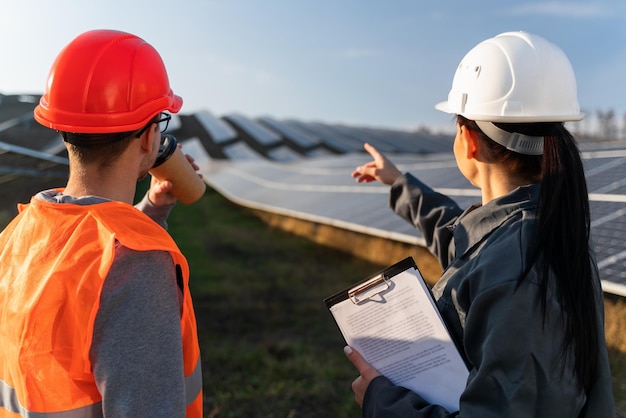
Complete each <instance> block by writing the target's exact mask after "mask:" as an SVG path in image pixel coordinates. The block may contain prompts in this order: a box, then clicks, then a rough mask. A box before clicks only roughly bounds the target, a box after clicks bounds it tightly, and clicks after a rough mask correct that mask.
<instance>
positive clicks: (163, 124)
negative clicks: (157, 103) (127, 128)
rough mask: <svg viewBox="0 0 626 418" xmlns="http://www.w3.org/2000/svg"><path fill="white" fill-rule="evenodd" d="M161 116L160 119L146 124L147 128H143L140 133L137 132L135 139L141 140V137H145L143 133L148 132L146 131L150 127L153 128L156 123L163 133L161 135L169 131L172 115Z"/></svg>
mask: <svg viewBox="0 0 626 418" xmlns="http://www.w3.org/2000/svg"><path fill="white" fill-rule="evenodd" d="M159 116H160V117H158V119H156V120H151V121H150V122H148V123H147V124H146V126H144V127H143V128H141V129H140V130H139V132H137V133H136V134H135V138H139V137H140V136H141V135H143V133H144V132H145V131H146V129H148V128H149V127H150V126H152V124H153V123H156V124H158V125H159V130H160V131H161V133H163V132H165V131H167V127H168V126H169V124H170V120H171V119H172V115H170V114H169V113H165V112H161V113H160V114H159Z"/></svg>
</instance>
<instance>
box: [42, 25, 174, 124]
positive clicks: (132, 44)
mask: <svg viewBox="0 0 626 418" xmlns="http://www.w3.org/2000/svg"><path fill="white" fill-rule="evenodd" d="M182 104H183V100H182V98H181V97H179V96H177V95H175V94H174V92H173V91H172V89H171V88H170V84H169V79H168V77H167V72H166V70H165V66H164V65H163V61H162V60H161V57H160V55H159V53H158V52H157V51H156V50H155V49H154V48H153V47H152V46H151V45H150V44H148V43H147V42H146V41H144V40H143V39H141V38H139V37H137V36H135V35H131V34H129V33H125V32H119V31H114V30H94V31H89V32H85V33H83V34H82V35H79V36H78V37H77V38H75V39H74V40H73V41H72V42H70V43H69V44H68V45H67V46H66V47H65V48H64V49H63V50H62V51H61V53H60V54H59V55H58V56H57V58H56V60H55V61H54V63H53V64H52V68H51V69H50V73H49V75H48V82H47V84H46V89H45V93H44V95H43V96H42V97H41V100H40V101H39V105H38V106H37V107H36V108H35V119H36V120H37V122H39V123H40V124H42V125H44V126H46V127H49V128H52V129H56V130H59V131H65V132H75V133H85V134H103V133H113V132H126V131H134V130H136V129H140V128H141V127H143V126H144V125H146V124H147V123H148V122H149V121H150V119H151V118H153V117H154V116H155V115H156V114H158V113H159V112H162V111H166V110H167V111H169V112H172V113H176V112H178V111H179V110H180V108H181V106H182Z"/></svg>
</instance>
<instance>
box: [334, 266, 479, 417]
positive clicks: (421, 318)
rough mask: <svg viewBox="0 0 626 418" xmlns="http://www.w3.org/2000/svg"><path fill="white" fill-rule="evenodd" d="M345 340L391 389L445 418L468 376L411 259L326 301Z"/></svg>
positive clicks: (457, 402)
mask: <svg viewBox="0 0 626 418" xmlns="http://www.w3.org/2000/svg"><path fill="white" fill-rule="evenodd" d="M325 302H326V305H327V306H328V309H329V310H330V312H331V313H332V315H333V317H334V318H335V321H336V322H337V325H338V326H339V329H340V330H341V333H342V334H343V337H344V339H345V340H346V342H347V343H348V345H350V346H351V347H353V348H355V349H356V350H357V351H358V352H359V353H361V355H363V357H364V358H365V360H367V362H368V363H370V364H371V365H372V366H373V367H374V368H375V369H376V370H378V371H379V372H380V373H381V374H383V375H384V376H386V377H387V378H388V379H389V380H391V381H392V382H393V383H394V384H396V385H398V386H402V387H405V388H407V389H410V390H412V391H413V392H415V393H417V394H419V395H420V396H422V397H423V398H424V399H425V400H426V401H428V402H430V403H431V404H437V405H441V406H443V407H445V408H446V409H447V410H448V411H449V412H454V411H458V410H459V398H460V395H461V393H462V392H463V390H464V389H465V385H466V383H467V377H468V375H469V372H468V370H467V367H466V366H465V363H464V361H463V359H462V357H461V355H460V354H459V352H458V350H457V347H456V345H455V344H454V341H453V340H452V339H451V337H450V334H449V332H448V330H447V328H446V325H445V323H444V322H443V319H442V318H441V315H440V314H439V310H438V309H437V305H436V303H435V301H434V299H433V298H432V295H431V293H430V290H429V289H428V287H427V285H426V283H425V282H424V280H423V278H422V276H421V274H420V272H419V270H417V268H416V267H415V263H414V262H413V260H412V258H410V257H409V258H407V259H405V260H403V261H402V262H400V263H397V264H396V265H394V266H392V267H390V268H389V269H387V270H385V271H384V272H381V273H380V274H377V275H375V276H373V277H370V278H368V279H366V280H365V281H363V282H361V283H359V284H358V285H356V286H354V287H352V288H350V289H346V290H345V291H342V292H340V293H338V294H336V295H334V296H331V297H330V298H328V299H326V300H325Z"/></svg>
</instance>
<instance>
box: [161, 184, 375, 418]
mask: <svg viewBox="0 0 626 418" xmlns="http://www.w3.org/2000/svg"><path fill="white" fill-rule="evenodd" d="M168 222H169V231H170V233H171V234H172V236H173V237H174V238H175V240H176V242H177V243H178V245H179V247H180V249H181V250H182V251H183V253H184V254H185V255H186V257H187V259H188V261H189V264H190V268H191V284H190V287H191V290H192V295H193V298H194V305H195V308H196V315H197V319H198V330H199V337H200V345H201V350H202V361H203V374H204V390H205V392H204V397H205V414H206V415H207V416H215V417H224V418H226V417H232V418H234V417H246V418H249V417H298V418H300V417H331V416H332V417H349V416H353V417H357V416H360V410H359V408H358V406H357V405H356V403H355V402H354V396H353V394H352V391H351V387H350V385H351V383H352V380H353V379H354V378H355V377H356V376H357V375H358V374H357V372H356V370H355V369H354V368H353V366H352V365H351V364H350V363H349V362H348V360H347V359H346V358H345V357H344V355H343V351H342V349H343V345H344V342H343V339H342V337H341V334H340V333H339V330H338V328H337V327H336V325H335V323H334V321H333V319H332V317H331V315H330V313H329V312H328V310H327V309H326V307H325V305H324V304H323V302H322V300H323V298H325V297H326V296H329V295H331V294H332V293H334V292H336V291H339V290H341V289H343V288H345V287H347V286H349V285H350V284H352V283H353V282H355V281H356V280H358V279H361V278H363V277H365V276H367V275H369V274H371V273H373V272H375V271H377V270H379V269H380V268H381V267H382V266H379V265H375V264H371V263H369V262H367V261H363V260H361V259H357V258H355V257H353V256H351V255H347V254H344V253H342V252H337V251H333V250H330V249H327V248H324V247H320V246H318V245H316V244H314V243H312V242H310V241H308V240H307V239H305V238H299V237H296V236H293V235H290V234H287V233H284V232H282V231H280V230H277V229H272V228H271V227H269V226H267V225H266V224H265V223H263V222H262V221H261V220H260V219H258V218H257V217H255V216H254V215H252V214H251V212H250V211H248V210H246V209H242V208H240V207H237V206H235V205H233V204H231V203H229V202H228V201H226V200H225V199H224V198H223V197H222V196H220V195H219V194H217V193H216V192H213V191H208V192H207V194H206V195H205V196H204V197H203V198H202V199H201V201H200V202H198V203H196V204H193V205H189V206H184V205H178V206H177V207H176V208H175V209H174V211H173V213H172V215H171V216H170V218H169V220H168Z"/></svg>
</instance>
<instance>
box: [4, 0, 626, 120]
mask: <svg viewBox="0 0 626 418" xmlns="http://www.w3.org/2000/svg"><path fill="white" fill-rule="evenodd" d="M3 3H4V4H3V7H2V12H1V13H0V38H1V39H2V42H1V43H0V59H1V60H2V70H1V71H0V93H4V94H15V93H42V92H43V89H44V85H45V80H46V75H47V73H48V69H49V68H50V65H51V64H52V61H53V60H54V58H55V56H56V54H57V53H58V52H59V50H60V49H61V48H62V47H63V46H65V45H66V44H67V43H68V42H69V41H70V40H71V39H73V38H74V37H75V36H77V35H78V34H79V33H81V32H83V31H86V30H90V29H97V28H110V29H118V30H124V31H127V32H132V33H134V34H136V35H139V36H141V37H142V38H144V39H145V40H147V41H148V42H150V43H151V44H152V45H154V46H155V47H156V48H157V50H159V52H160V53H161V56H162V57H163V59H164V61H165V64H166V67H167V68H168V73H169V76H170V83H171V85H172V88H173V89H174V91H175V92H176V93H177V94H179V95H181V96H182V97H183V99H184V106H183V110H182V112H184V113H191V112H195V111H197V110H201V109H206V110H209V111H211V112H213V113H214V114H216V115H218V116H221V115H224V114H227V113H230V112H238V113H242V114H244V115H247V116H250V117H257V116H266V115H268V116H273V117H275V118H279V119H281V118H296V119H299V120H303V121H323V122H340V123H345V124H351V125H361V126H375V127H391V128H415V127H418V126H429V127H433V128H438V127H441V126H447V127H450V125H451V122H450V120H451V119H450V117H449V115H445V114H442V113H440V112H438V111H436V110H434V108H433V106H434V104H435V103H436V102H438V101H441V100H444V99H445V98H446V97H447V94H448V90H449V88H450V85H451V82H452V76H453V73H454V69H455V68H456V66H457V64H458V62H459V61H460V59H461V58H462V57H463V55H464V54H465V53H466V52H467V51H468V50H469V49H471V48H472V47H473V46H474V45H475V44H477V43H478V42H480V41H482V40H483V39H486V38H489V37H491V36H494V35H496V34H498V33H501V32H506V31H511V30H525V31H529V32H534V33H536V34H538V35H541V36H543V37H545V38H547V39H548V40H550V41H552V42H554V43H556V44H557V45H559V46H560V47H561V48H562V49H563V50H564V51H565V53H566V54H567V55H568V56H569V58H570V61H571V62H572V65H573V67H574V71H575V73H576V76H577V79H578V89H579V99H580V102H581V106H582V107H583V109H584V110H586V111H587V112H595V111H596V110H598V109H600V110H608V109H613V110H615V111H616V112H618V114H619V116H620V118H621V117H622V115H623V114H624V113H626V1H624V0H584V1H583V0H575V1H569V0H559V1H550V0H548V1H545V0H529V1H527V2H526V1H516V2H504V1H501V0H474V1H449V0H441V1H422V0H170V1H161V0H152V1H145V0H124V1H122V0H108V1H102V2H91V1H84V0H54V1H50V0H3Z"/></svg>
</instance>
